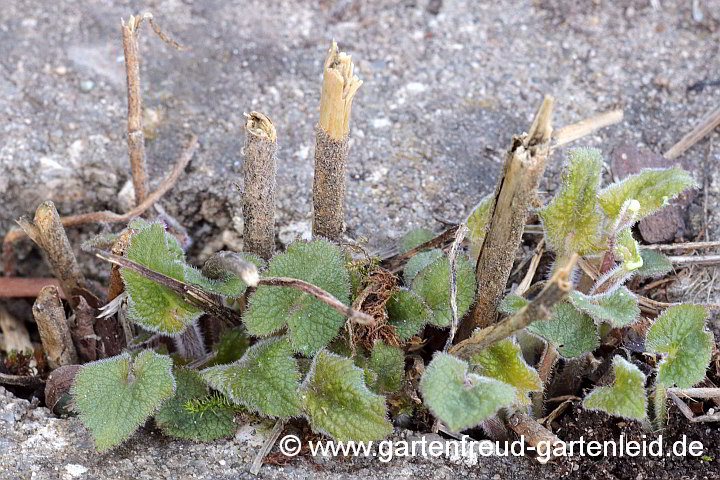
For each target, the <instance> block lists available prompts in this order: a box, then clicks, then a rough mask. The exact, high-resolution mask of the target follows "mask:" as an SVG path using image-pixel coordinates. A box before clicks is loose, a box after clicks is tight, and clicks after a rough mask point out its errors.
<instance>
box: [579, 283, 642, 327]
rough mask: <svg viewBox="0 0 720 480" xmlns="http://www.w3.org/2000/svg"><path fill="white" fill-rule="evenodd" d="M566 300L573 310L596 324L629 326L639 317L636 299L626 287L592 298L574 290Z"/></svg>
mask: <svg viewBox="0 0 720 480" xmlns="http://www.w3.org/2000/svg"><path fill="white" fill-rule="evenodd" d="M568 298H569V300H570V303H572V304H573V305H574V306H575V308H577V309H578V310H580V311H581V312H585V313H587V314H588V315H590V316H591V317H592V318H593V320H595V321H596V322H608V323H609V324H610V325H612V326H613V327H616V328H617V327H624V326H626V325H630V324H631V323H632V322H634V321H635V319H637V317H638V315H640V307H638V305H637V299H636V298H635V295H633V294H632V292H631V291H630V290H628V289H627V288H626V287H620V288H616V289H615V290H612V291H610V292H607V293H603V294H600V295H592V296H588V295H585V294H584V293H581V292H578V291H577V290H575V291H572V292H570V295H569V297H568Z"/></svg>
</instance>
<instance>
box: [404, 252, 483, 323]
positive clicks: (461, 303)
mask: <svg viewBox="0 0 720 480" xmlns="http://www.w3.org/2000/svg"><path fill="white" fill-rule="evenodd" d="M455 265H456V273H457V296H456V300H457V315H458V318H462V316H463V315H465V312H467V311H468V309H469V308H470V305H471V304H472V302H473V298H474V296H475V269H474V268H473V267H472V265H471V264H470V260H469V259H468V257H467V256H465V255H458V256H457V261H456V263H455ZM412 291H413V292H415V293H417V294H418V295H420V297H422V298H423V299H424V300H425V303H426V304H427V305H428V306H429V307H430V309H431V310H432V312H433V318H432V319H431V320H430V323H432V324H433V325H437V326H438V327H447V326H449V325H450V322H451V318H452V316H451V312H450V260H449V259H448V258H447V257H445V256H443V257H442V258H438V259H437V260H435V261H434V262H433V263H431V264H430V265H428V266H427V267H425V268H424V269H423V270H422V271H421V272H420V273H418V274H417V276H416V277H415V280H414V281H413V284H412Z"/></svg>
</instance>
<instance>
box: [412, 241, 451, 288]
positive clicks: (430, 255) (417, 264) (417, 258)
mask: <svg viewBox="0 0 720 480" xmlns="http://www.w3.org/2000/svg"><path fill="white" fill-rule="evenodd" d="M443 255H444V253H443V251H442V250H440V249H439V248H434V249H432V250H428V251H426V252H420V253H417V254H415V255H413V256H412V257H411V258H410V260H408V262H407V263H406V264H405V269H404V270H403V279H404V280H405V285H412V282H413V280H415V277H416V276H417V274H418V273H420V271H421V270H422V269H424V268H425V267H427V266H428V265H430V264H431V263H433V262H434V261H435V260H437V259H438V258H440V257H442V256H443Z"/></svg>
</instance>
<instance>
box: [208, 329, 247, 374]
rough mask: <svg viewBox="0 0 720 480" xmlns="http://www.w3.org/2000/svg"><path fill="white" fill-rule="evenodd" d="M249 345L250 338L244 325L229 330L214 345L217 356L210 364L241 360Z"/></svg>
mask: <svg viewBox="0 0 720 480" xmlns="http://www.w3.org/2000/svg"><path fill="white" fill-rule="evenodd" d="M249 346H250V339H249V338H248V335H247V331H246V330H245V327H244V326H242V325H238V326H237V327H234V328H232V329H230V330H227V331H225V332H224V333H223V334H222V337H220V340H218V342H217V343H216V344H215V345H214V346H213V351H214V352H215V357H214V358H213V360H212V362H211V363H210V364H208V366H213V365H223V364H226V363H232V362H234V361H236V360H240V359H241V358H242V357H243V355H245V351H247V349H248V347H249Z"/></svg>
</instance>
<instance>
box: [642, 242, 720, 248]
mask: <svg viewBox="0 0 720 480" xmlns="http://www.w3.org/2000/svg"><path fill="white" fill-rule="evenodd" d="M716 247H720V241H718V240H716V241H712V242H685V243H668V244H656V245H643V246H642V248H644V249H647V250H660V251H664V250H699V249H704V248H716Z"/></svg>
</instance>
